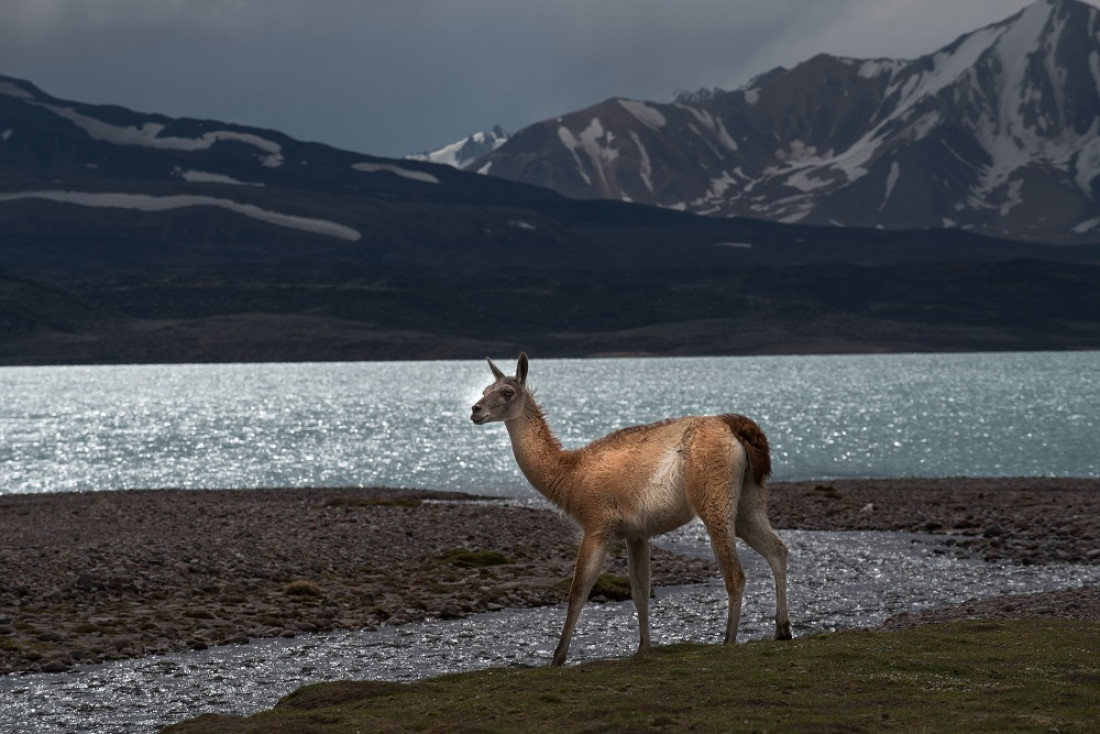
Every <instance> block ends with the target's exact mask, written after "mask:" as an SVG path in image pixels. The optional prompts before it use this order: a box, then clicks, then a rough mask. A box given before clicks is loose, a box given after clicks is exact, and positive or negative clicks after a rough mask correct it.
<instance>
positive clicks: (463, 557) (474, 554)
mask: <svg viewBox="0 0 1100 734" xmlns="http://www.w3.org/2000/svg"><path fill="white" fill-rule="evenodd" d="M443 559H444V560H445V561H447V562H448V563H451V564H453V565H455V566H461V567H462V568H481V567H483V566H502V565H504V564H506V563H512V559H511V558H509V557H508V556H506V555H504V554H503V553H501V552H500V551H468V550H463V549H462V548H456V549H454V550H452V551H447V553H446V554H444V556H443Z"/></svg>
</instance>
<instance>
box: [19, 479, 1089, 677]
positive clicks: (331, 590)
mask: <svg viewBox="0 0 1100 734" xmlns="http://www.w3.org/2000/svg"><path fill="white" fill-rule="evenodd" d="M771 506H772V513H771V514H772V517H773V522H774V524H775V526H776V527H778V528H800V529H823V530H849V529H871V530H905V531H916V532H922V533H933V534H939V535H942V536H943V540H944V544H943V551H944V552H950V553H956V554H961V555H967V556H976V557H979V558H985V559H988V560H1002V559H1007V560H1010V561H1012V562H1018V563H1037V564H1043V563H1053V562H1058V563H1088V564H1095V563H1100V480H1078V479H943V480H845V481H837V482H799V483H775V484H773V485H772V500H771ZM576 543H577V534H576V531H575V529H574V528H573V527H572V526H571V525H570V524H569V523H568V522H567V521H566V520H565V519H564V518H562V517H561V516H559V515H558V514H556V513H554V512H550V511H547V510H539V509H532V508H526V507H517V506H512V505H508V504H504V503H500V502H482V501H477V500H475V499H471V498H470V497H468V496H466V495H459V494H455V493H446V492H414V491H404V490H391V489H269V490H198V491H193V490H150V491H120V492H98V493H81V494H43V495H3V496H0V674H6V673H16V672H28V671H63V670H66V669H68V668H70V667H71V666H73V665H76V664H80V663H90V662H98V661H104V660H111V659H118V658H123V657H135V656H141V655H149V654H154V653H160V652H167V651H170V650H180V649H187V648H191V649H201V648H204V647H207V646H210V645H224V644H243V643H246V642H247V641H248V640H249V639H250V638H255V637H272V636H294V635H297V634H299V633H303V632H314V631H326V630H333V629H352V628H362V627H372V626H376V625H380V624H403V623H407V622H410V621H413V620H419V619H426V618H442V619H447V618H456V617H461V616H465V615H467V614H471V613H475V612H479V611H486V610H493V609H500V608H504V607H520V606H532V605H540V604H550V603H557V602H559V601H561V600H562V599H563V598H564V594H565V590H566V588H567V586H568V581H569V578H570V576H571V573H572V563H573V557H574V553H575V550H576ZM606 570H607V571H608V573H610V574H618V575H622V574H625V553H624V552H623V550H622V548H619V549H617V550H616V552H615V554H614V558H613V560H612V562H611V563H610V564H609V566H608V568H607V569H606ZM715 574H716V571H715V569H714V567H713V564H712V563H710V562H709V561H707V560H702V559H698V558H689V557H684V556H678V555H673V554H671V553H666V552H663V551H659V550H657V551H655V552H654V560H653V576H654V583H655V584H656V585H667V584H682V583H692V582H697V581H701V580H704V579H708V578H713V577H714V575H715ZM609 581H611V582H612V583H610V584H608V585H607V586H606V587H602V588H601V589H598V590H597V594H598V595H603V596H605V597H614V596H616V595H618V594H621V589H617V588H616V585H615V584H614V583H613V582H614V579H609ZM1038 596H1039V597H1041V598H1040V599H1039V600H1038V601H1035V600H1012V599H1005V600H987V601H985V602H982V603H975V605H971V608H970V609H963V608H960V609H958V610H955V611H954V612H950V611H947V612H945V611H939V614H941V616H942V615H944V614H954V615H956V616H974V615H975V614H979V615H980V614H987V615H996V614H1002V615H1003V614H1016V615H1021V614H1030V613H1043V612H1044V610H1046V611H1047V612H1051V613H1058V614H1062V615H1064V614H1066V613H1069V614H1071V616H1076V617H1078V618H1100V614H1098V610H1100V594H1098V593H1096V590H1089V589H1085V590H1075V591H1070V592H1064V593H1063V594H1062V596H1056V595H1038ZM998 602H999V605H998ZM964 606H965V605H964ZM929 614H930V615H934V614H935V613H929ZM930 618H931V617H930ZM920 621H922V619H916V618H912V619H905V620H895V621H894V623H895V624H916V623H919V622H920Z"/></svg>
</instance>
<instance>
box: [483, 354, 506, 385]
mask: <svg viewBox="0 0 1100 734" xmlns="http://www.w3.org/2000/svg"><path fill="white" fill-rule="evenodd" d="M485 361H486V362H488V363H489V369H491V370H492V371H493V377H495V378H497V379H498V380H503V379H504V373H503V372H501V371H500V367H497V366H496V365H495V364H493V360H491V359H489V358H488V357H486V358H485Z"/></svg>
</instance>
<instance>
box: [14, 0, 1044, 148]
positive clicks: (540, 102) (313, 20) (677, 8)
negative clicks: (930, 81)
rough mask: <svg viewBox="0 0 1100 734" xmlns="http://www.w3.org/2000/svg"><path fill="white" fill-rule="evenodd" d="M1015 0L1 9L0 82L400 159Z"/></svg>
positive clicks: (155, 1) (103, 0)
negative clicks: (5, 78)
mask: <svg viewBox="0 0 1100 734" xmlns="http://www.w3.org/2000/svg"><path fill="white" fill-rule="evenodd" d="M1027 3H1028V0H967V2H965V3H960V2H959V1H958V0H814V2H812V3H810V2H805V0H770V1H769V2H766V3H761V2H758V0H724V1H723V0H555V2H551V3H537V4H536V3H518V2H515V1H514V0H371V1H370V2H362V1H361V0H312V1H311V2H302V1H295V0H4V4H3V6H0V74H7V75H11V76H16V77H21V78H25V79H28V80H30V81H32V82H34V83H36V84H38V85H39V86H40V87H42V88H43V89H44V90H45V91H47V92H48V93H51V94H54V95H55V96H59V97H63V98H70V99H78V100H80V101H87V102H103V103H115V104H122V105H125V106H128V107H132V108H135V109H138V110H143V111H149V112H162V113H165V114H169V115H173V116H191V117H206V118H214V119H220V120H226V121H231V122H239V123H243V124H249V125H257V126H262V127H270V128H275V129H278V130H281V131H283V132H286V133H288V134H290V135H293V136H295V137H299V138H302V139H306V140H317V141H321V142H325V143H329V144H332V145H336V146H339V147H344V148H349V149H353V150H359V151H362V152H366V153H373V154H377V155H401V154H404V153H408V152H414V151H418V150H423V149H427V148H430V147H434V146H437V145H441V144H443V143H447V142H450V141H452V140H454V139H457V138H459V137H461V136H462V135H465V134H467V133H469V132H472V131H474V130H477V129H482V128H486V127H488V126H490V125H493V124H495V123H500V124H502V125H504V126H505V127H506V128H510V129H516V128H518V127H520V126H522V125H525V124H527V123H530V122H534V121H536V120H539V119H544V118H547V117H552V116H554V115H557V114H560V113H563V112H568V111H571V110H575V109H578V108H581V107H585V106H587V105H589V104H593V103H596V102H599V101H601V100H603V99H606V98H607V97H611V96H617V95H622V96H628V97H635V98H641V99H654V100H658V101H663V100H668V99H670V98H671V96H672V95H673V93H674V92H675V91H676V90H677V89H681V88H687V89H693V88H697V87H702V86H722V87H726V88H731V87H736V86H739V85H741V84H743V83H745V82H747V81H748V80H749V79H750V78H751V77H752V76H755V75H756V74H758V73H761V72H763V71H766V70H768V69H769V68H772V67H774V66H776V65H785V66H791V65H793V64H796V63H798V62H799V61H801V60H804V59H806V58H809V57H810V56H812V55H814V54H815V53H819V52H828V53H834V54H842V55H846V56H855V57H882V56H890V57H905V58H911V57H914V56H918V55H921V54H924V53H930V52H932V51H934V50H936V49H937V48H939V47H941V46H943V45H945V44H947V43H949V42H950V41H952V40H954V38H956V37H957V36H959V35H960V34H962V33H965V32H968V31H971V30H974V29H975V28H977V27H980V26H982V25H985V24H988V23H991V22H995V21H998V20H1001V19H1003V18H1005V17H1007V16H1009V15H1011V14H1012V13H1014V12H1016V11H1017V10H1019V9H1020V8H1021V7H1023V6H1024V5H1026V4H1027Z"/></svg>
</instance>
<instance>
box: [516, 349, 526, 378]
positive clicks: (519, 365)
mask: <svg viewBox="0 0 1100 734" xmlns="http://www.w3.org/2000/svg"><path fill="white" fill-rule="evenodd" d="M516 379H517V380H519V384H521V385H526V384H527V352H520V353H519V361H518V362H516Z"/></svg>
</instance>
